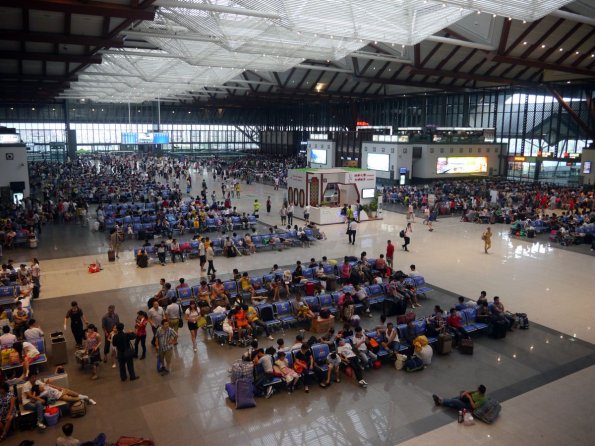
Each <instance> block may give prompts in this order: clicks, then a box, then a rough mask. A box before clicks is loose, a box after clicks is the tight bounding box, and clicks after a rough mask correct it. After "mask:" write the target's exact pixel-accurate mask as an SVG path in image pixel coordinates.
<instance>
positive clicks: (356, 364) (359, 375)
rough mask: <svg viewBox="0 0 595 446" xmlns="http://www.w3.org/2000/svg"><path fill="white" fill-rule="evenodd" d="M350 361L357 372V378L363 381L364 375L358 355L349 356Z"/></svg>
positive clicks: (354, 371)
mask: <svg viewBox="0 0 595 446" xmlns="http://www.w3.org/2000/svg"><path fill="white" fill-rule="evenodd" d="M348 361H349V365H350V366H351V368H352V369H353V373H355V377H356V378H357V380H358V381H361V380H362V379H364V375H363V373H362V366H361V365H360V363H359V360H358V359H357V356H353V357H351V358H349V359H348Z"/></svg>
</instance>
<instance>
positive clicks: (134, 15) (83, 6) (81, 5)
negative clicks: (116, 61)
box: [2, 0, 155, 21]
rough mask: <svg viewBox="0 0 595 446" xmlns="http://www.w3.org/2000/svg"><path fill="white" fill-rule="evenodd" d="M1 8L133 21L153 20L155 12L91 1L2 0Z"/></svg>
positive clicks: (141, 8)
mask: <svg viewBox="0 0 595 446" xmlns="http://www.w3.org/2000/svg"><path fill="white" fill-rule="evenodd" d="M2 6H5V7H6V6H8V7H12V8H27V9H36V10H40V11H56V12H64V13H70V14H84V15H96V16H101V17H105V16H109V17H120V18H123V19H133V20H150V21H152V20H153V19H154V18H155V11H152V10H146V9H143V7H142V5H141V7H139V8H131V7H129V6H125V5H119V4H116V3H105V2H99V1H93V0H85V1H84V2H83V1H79V0H2Z"/></svg>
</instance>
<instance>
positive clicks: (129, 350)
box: [112, 322, 138, 381]
mask: <svg viewBox="0 0 595 446" xmlns="http://www.w3.org/2000/svg"><path fill="white" fill-rule="evenodd" d="M116 330H117V333H116V334H115V335H114V337H113V339H112V345H113V346H114V347H115V348H116V350H117V352H118V364H119V366H120V379H121V380H122V381H126V380H127V379H128V376H127V375H126V370H127V369H128V375H130V381H134V380H136V379H138V376H136V374H135V373H134V362H133V358H134V348H133V347H132V344H131V342H130V341H132V340H133V339H134V338H135V337H136V336H135V334H134V332H132V331H130V332H128V333H126V332H124V324H123V323H121V322H118V323H117V324H116Z"/></svg>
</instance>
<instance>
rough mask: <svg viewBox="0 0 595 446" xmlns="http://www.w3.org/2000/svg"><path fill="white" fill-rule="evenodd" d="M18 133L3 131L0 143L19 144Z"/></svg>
mask: <svg viewBox="0 0 595 446" xmlns="http://www.w3.org/2000/svg"><path fill="white" fill-rule="evenodd" d="M18 142H19V135H18V133H3V134H1V135H0V144H18Z"/></svg>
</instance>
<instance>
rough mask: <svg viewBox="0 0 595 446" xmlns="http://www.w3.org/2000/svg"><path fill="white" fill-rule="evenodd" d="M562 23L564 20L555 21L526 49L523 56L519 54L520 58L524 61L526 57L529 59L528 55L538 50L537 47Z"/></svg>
mask: <svg viewBox="0 0 595 446" xmlns="http://www.w3.org/2000/svg"><path fill="white" fill-rule="evenodd" d="M562 23H564V19H560V20H557V21H556V23H554V25H553V26H552V27H550V28H548V29H547V30H545V32H544V33H543V34H542V35H541V37H540V38H539V39H537V40H536V41H535V42H533V44H532V45H531V46H529V48H527V49H526V50H525V51H524V52H523V54H521V56H520V58H521V59H524V58H526V57H529V55H530V54H532V53H533V52H534V51H535V50H536V49H537V48H539V46H540V45H541V44H542V43H543V42H544V41H545V39H547V38H548V37H549V36H551V34H552V33H553V32H554V31H557V30H558V28H559V27H560V25H561V24H562Z"/></svg>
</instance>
